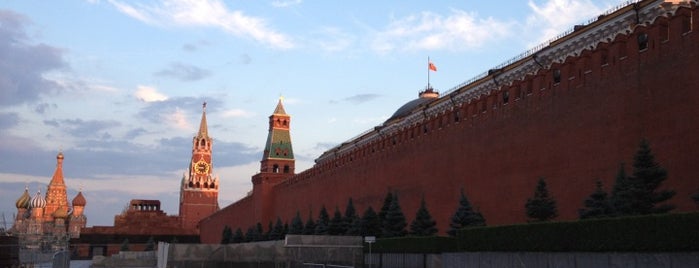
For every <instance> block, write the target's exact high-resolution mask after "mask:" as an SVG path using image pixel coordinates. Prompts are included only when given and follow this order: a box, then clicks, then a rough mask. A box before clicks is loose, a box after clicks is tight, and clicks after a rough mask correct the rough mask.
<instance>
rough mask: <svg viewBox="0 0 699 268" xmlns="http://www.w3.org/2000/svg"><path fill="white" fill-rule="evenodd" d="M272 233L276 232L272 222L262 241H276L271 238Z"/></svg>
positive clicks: (268, 225)
mask: <svg viewBox="0 0 699 268" xmlns="http://www.w3.org/2000/svg"><path fill="white" fill-rule="evenodd" d="M272 232H274V224H273V223H272V221H270V222H269V224H267V232H266V233H265V234H264V235H263V236H264V238H263V239H262V241H269V240H275V239H272V238H270V237H271V236H272ZM275 235H276V234H275Z"/></svg>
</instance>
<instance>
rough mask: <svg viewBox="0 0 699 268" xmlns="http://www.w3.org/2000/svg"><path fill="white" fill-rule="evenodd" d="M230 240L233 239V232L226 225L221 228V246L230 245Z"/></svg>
mask: <svg viewBox="0 0 699 268" xmlns="http://www.w3.org/2000/svg"><path fill="white" fill-rule="evenodd" d="M231 238H233V230H231V227H230V226H228V225H226V226H224V227H223V233H222V234H221V244H230V243H231Z"/></svg>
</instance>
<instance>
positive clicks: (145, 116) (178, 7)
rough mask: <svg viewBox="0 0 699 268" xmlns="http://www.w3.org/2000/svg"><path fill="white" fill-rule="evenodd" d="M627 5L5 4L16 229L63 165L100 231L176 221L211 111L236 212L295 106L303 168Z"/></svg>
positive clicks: (1, 3) (554, 1) (611, 1)
mask: <svg viewBox="0 0 699 268" xmlns="http://www.w3.org/2000/svg"><path fill="white" fill-rule="evenodd" d="M623 2H625V1H619V0H606V1H605V0H570V1H566V0H529V1H468V0H465V1H463V0H462V1H318V0H316V1H310V0H272V1H269V0H268V1H219V0H159V1H128V0H83V1H80V0H67V1H38V0H23V1H19V0H16V1H12V0H0V212H2V214H3V215H4V218H5V221H6V222H5V224H6V227H8V228H9V226H10V225H11V223H12V221H13V217H14V214H15V213H16V208H15V205H14V204H15V201H16V200H17V198H19V197H20V196H21V194H22V192H23V191H24V189H25V187H28V188H29V191H30V193H32V194H33V193H35V192H36V191H37V190H41V192H42V194H43V193H44V192H45V191H46V187H47V184H48V183H49V181H50V180H51V176H52V175H53V171H54V170H55V167H56V155H57V154H58V152H59V151H61V152H63V154H64V155H65V160H64V164H63V172H64V176H65V182H66V184H67V186H68V198H69V201H70V200H72V198H73V197H75V195H76V194H77V192H78V191H79V190H80V189H82V191H83V194H84V195H85V198H86V199H87V206H86V208H85V214H86V215H87V217H88V223H87V225H88V226H105V225H106V226H111V225H113V223H114V215H117V214H119V213H121V211H122V210H123V209H124V208H125V206H126V204H127V203H128V202H129V200H131V199H159V200H161V202H162V206H161V207H162V209H163V210H164V211H165V212H166V213H168V214H170V215H176V214H177V213H178V200H179V199H178V198H179V187H180V181H181V179H182V174H183V173H184V172H185V171H186V169H187V167H188V165H189V161H190V157H191V149H192V137H193V136H194V135H195V133H196V131H197V129H198V125H199V120H200V118H201V113H202V103H204V102H206V103H207V106H206V113H207V121H208V124H209V125H208V126H209V135H210V136H211V137H212V138H213V139H214V144H213V172H214V174H217V175H218V176H219V178H220V180H221V182H220V183H221V184H220V188H219V191H220V192H219V205H220V206H221V207H222V208H223V207H225V206H227V205H229V204H231V203H233V202H235V201H236V200H238V199H240V198H242V197H244V196H245V195H246V194H247V192H249V191H250V190H251V189H252V183H251V181H250V179H251V176H252V175H254V174H255V173H257V172H258V171H259V168H260V166H259V161H260V160H261V157H262V150H263V148H264V142H265V140H266V137H267V131H268V125H267V124H268V122H267V120H268V116H270V115H271V114H272V112H273V111H274V108H275V106H276V104H277V101H278V100H279V99H280V97H283V100H284V108H285V110H286V112H287V113H288V114H289V115H291V135H292V143H293V146H294V155H295V158H296V171H297V172H301V171H303V170H305V169H308V168H310V167H311V166H312V165H313V161H314V159H315V158H317V157H318V156H320V155H321V154H322V153H323V152H324V151H325V150H327V149H330V148H332V147H333V146H335V145H337V144H340V143H342V142H344V141H346V140H349V139H351V138H353V137H354V136H357V135H359V134H360V133H362V132H364V131H366V130H369V129H371V128H373V127H374V126H377V125H380V124H381V123H383V121H384V120H386V119H387V118H389V117H390V116H391V115H392V114H393V112H395V110H397V109H398V108H399V107H400V106H401V105H403V104H404V103H406V102H408V101H410V100H412V99H415V98H417V94H418V92H419V91H421V90H423V89H424V88H425V87H426V85H427V83H428V76H429V83H430V84H431V85H432V86H433V87H434V89H435V90H437V91H439V92H446V91H449V90H450V89H452V88H454V87H456V86H458V85H459V84H461V83H463V82H465V81H468V80H469V79H471V78H473V77H475V76H477V75H479V74H481V73H483V72H487V70H488V69H490V68H493V67H495V66H497V65H499V64H501V63H503V62H505V61H507V60H508V59H510V58H513V57H515V56H517V55H518V54H520V53H523V52H525V51H526V50H528V49H530V48H532V47H535V46H537V45H538V44H541V43H543V42H545V41H547V40H550V39H551V38H553V37H555V36H557V35H558V34H560V33H562V32H564V31H566V30H568V29H570V28H572V27H573V26H574V25H576V24H581V23H584V22H586V21H588V20H589V19H591V18H594V17H596V16H597V15H599V14H601V13H603V12H604V11H606V10H608V9H610V8H613V7H615V6H617V5H619V4H622V3H623ZM428 58H429V59H430V60H431V61H432V62H433V63H434V65H435V66H436V67H437V71H436V72H428V69H427V62H428ZM0 224H2V222H0ZM2 227H3V226H1V225H0V228H2Z"/></svg>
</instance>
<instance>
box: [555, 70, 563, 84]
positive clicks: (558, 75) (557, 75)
mask: <svg viewBox="0 0 699 268" xmlns="http://www.w3.org/2000/svg"><path fill="white" fill-rule="evenodd" d="M560 82H561V69H554V70H553V83H554V84H558V83H560Z"/></svg>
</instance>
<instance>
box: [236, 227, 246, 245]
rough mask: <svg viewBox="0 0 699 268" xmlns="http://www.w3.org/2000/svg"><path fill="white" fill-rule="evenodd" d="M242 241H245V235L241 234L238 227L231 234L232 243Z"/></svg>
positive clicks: (241, 231)
mask: <svg viewBox="0 0 699 268" xmlns="http://www.w3.org/2000/svg"><path fill="white" fill-rule="evenodd" d="M243 242H245V236H244V235H243V230H242V229H240V227H238V228H237V229H235V233H234V234H233V243H235V244H239V243H243Z"/></svg>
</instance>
